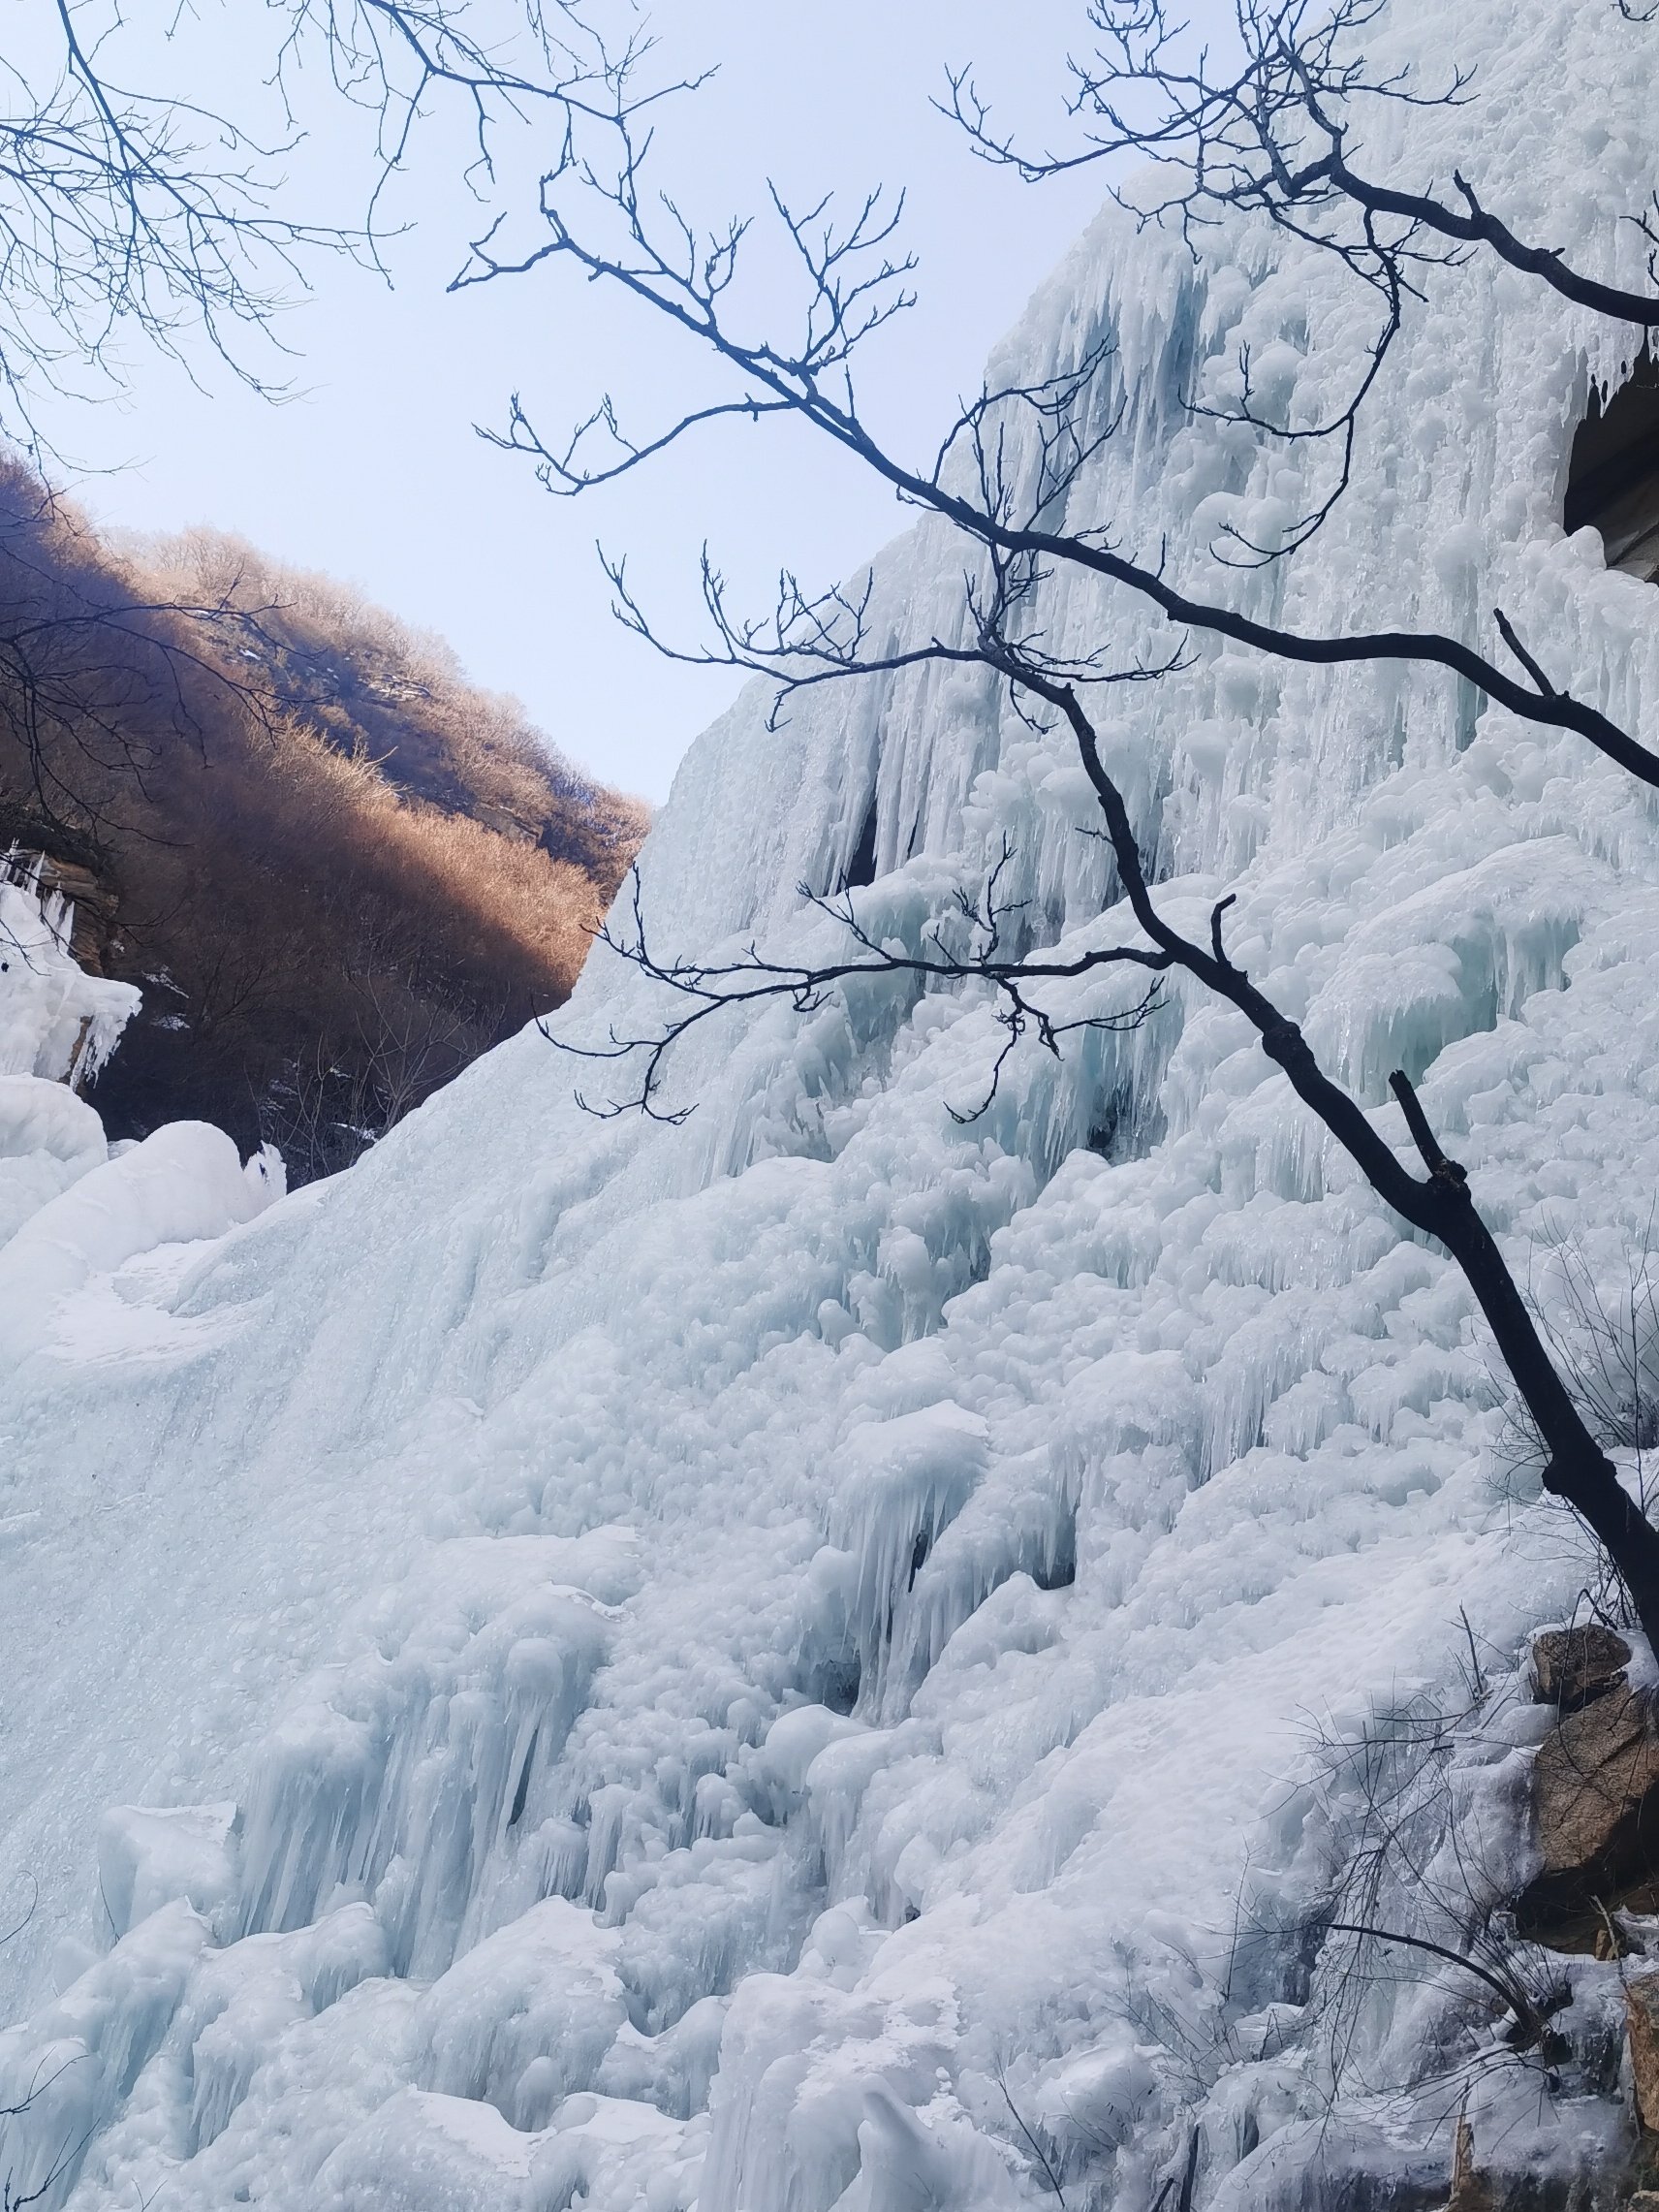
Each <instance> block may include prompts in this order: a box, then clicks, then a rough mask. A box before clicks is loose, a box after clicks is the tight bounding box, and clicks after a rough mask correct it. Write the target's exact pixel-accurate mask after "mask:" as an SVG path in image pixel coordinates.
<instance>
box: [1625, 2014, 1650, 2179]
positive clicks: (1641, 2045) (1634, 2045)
mask: <svg viewBox="0 0 1659 2212" xmlns="http://www.w3.org/2000/svg"><path fill="white" fill-rule="evenodd" d="M1624 2015H1625V2024H1626V2027H1627V2029H1628V2032H1629V2035H1630V2070H1631V2073H1632V2075H1633V2077H1634V2079H1635V2082H1636V2116H1637V2118H1638V2119H1639V2120H1640V2121H1641V2122H1642V2125H1643V2128H1645V2129H1646V2130H1647V2131H1648V2133H1650V2134H1651V2133H1656V2132H1659V1974H1644V1975H1633V1976H1632V1978H1631V1979H1630V1980H1628V1981H1627V1982H1626V1983H1625V1985H1624ZM1655 2201H1656V2202H1659V2199H1655Z"/></svg>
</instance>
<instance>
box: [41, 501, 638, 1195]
mask: <svg viewBox="0 0 1659 2212" xmlns="http://www.w3.org/2000/svg"><path fill="white" fill-rule="evenodd" d="M643 827H644V811H643V809H642V807H641V806H639V805H637V804H636V803H634V802H631V801H628V800H625V799H622V798H620V797H618V796H617V795H616V794H614V793H611V792H606V791H602V790H600V789H598V788H596V787H594V786H593V785H591V784H590V783H588V782H587V781H586V780H585V779H583V778H582V777H580V776H579V775H578V774H576V773H575V772H574V771H573V770H571V769H570V768H569V767H568V765H566V764H565V763H563V762H562V761H561V760H560V759H559V758H558V757H557V755H556V754H555V753H553V752H552V750H551V749H550V747H549V746H548V744H547V743H546V742H545V741H543V740H542V739H541V738H540V736H539V735H538V733H536V732H535V731H533V730H532V729H530V728H529V727H528V725H527V724H526V723H525V721H524V719H523V717H522V715H521V713H520V712H519V711H518V710H517V709H516V707H515V706H514V704H513V703H512V702H510V701H505V700H500V699H496V698H492V697H490V696H488V695H486V694H485V693H482V692H480V691H479V690H478V689H477V688H476V687H474V686H473V685H471V684H469V683H468V682H467V681H466V679H464V678H463V676H462V675H461V673H460V671H459V669H458V667H457V665H456V663H455V661H454V656H453V655H452V654H451V653H450V652H449V651H448V650H447V648H445V647H444V646H443V645H442V644H441V643H440V642H439V641H437V640H435V639H431V638H426V637H421V636H417V635H415V634H413V633H411V632H410V631H408V630H406V629H405V628H403V627H402V626H401V625H400V624H399V623H397V622H396V621H395V620H394V619H392V618H391V616H387V615H385V614H383V613H381V612H380V611H378V610H376V609H374V608H371V607H368V606H366V605H364V604H363V603H362V602H361V601H360V599H358V598H357V597H356V596H355V595H353V594H352V593H350V592H349V591H347V590H345V589H344V588H342V587H341V586H339V585H333V584H330V583H329V582H328V581H327V580H325V579H322V578H319V577H314V576H308V575H296V574H293V573H291V572H288V571H285V570H282V569H280V568H278V567H276V566H274V565H273V564H271V563H269V562H266V561H262V560H261V559H260V558H259V557H258V556H257V555H256V554H255V553H253V552H252V551H251V550H250V549H249V548H247V547H245V546H242V545H240V544H237V543H235V541H232V540H229V539H223V538H219V537H216V536H214V535H212V534H210V533H206V532H197V533H193V534H191V535H190V536H188V537H186V538H183V539H178V540H174V541H168V542H157V543H154V544H146V545H124V546H122V547H119V548H115V547H111V546H109V545H105V544H103V543H101V542H100V541H99V539H98V538H97V536H96V534H95V533H94V532H93V531H92V530H91V529H90V528H89V527H88V525H87V524H86V523H85V522H84V521H82V520H81V519H80V518H79V517H78V515H77V514H76V512H75V511H74V509H73V508H72V507H70V506H69V505H68V504H67V503H65V502H63V501H62V500H59V499H56V498H54V497H52V496H51V495H50V494H49V493H47V490H45V488H44V487H43V486H41V485H40V484H39V483H38V482H36V481H35V480H34V479H32V478H31V477H29V476H28V475H27V474H26V473H25V472H23V471H22V470H20V469H18V468H16V466H14V467H12V468H10V469H8V470H7V471H5V472H4V473H3V474H0V840H4V842H5V843H8V844H11V843H15V844H16V845H18V846H20V847H21V848H23V849H24V850H29V851H41V852H44V853H45V854H46V855H47V859H48V862H49V864H50V866H49V869H48V878H49V880H51V881H53V882H55V883H57V884H58V885H60V886H61V888H63V889H64V890H65V891H67V892H69V893H70V894H71V895H72V896H73V897H74V898H75V899H76V901H77V904H78V925H77V927H78V951H79V952H80V954H81V955H82V956H83V958H84V959H85V960H86V961H87V962H89V963H90V964H92V965H93V966H95V967H97V968H98V969H100V970H101V971H102V972H105V973H107V974H109V975H110V976H111V977H114V978H116V979H119V980H122V981H126V982H131V983H135V984H137V985H138V986H139V987H140V988H141V991H142V994H143V1000H144V1003H143V1010H142V1012H141V1015H140V1016H139V1018H138V1020H137V1021H136V1022H135V1023H134V1025H133V1026H132V1027H131V1028H130V1030H129V1032H128V1035H127V1038H126V1040H125V1042H124V1045H123V1049H122V1052H121V1054H120V1056H119V1058H118V1059H117V1060H116V1061H114V1062H113V1063H111V1065H110V1067H109V1069H108V1070H107V1072H106V1073H105V1074H104V1076H103V1077H102V1078H101V1079H100V1081H99V1083H98V1086H97V1104H98V1107H99V1110H100V1112H101V1114H102V1115H103V1116H104V1119H105V1121H106V1122H107V1123H108V1125H109V1127H110V1133H111V1135H113V1136H142V1135H145V1134H147V1133H148V1131H149V1130H151V1129H153V1128H155V1127H157V1126H159V1125H160V1124H161V1123H162V1122H167V1121H171V1120H176V1119H179V1118H181V1117H182V1118H192V1117H194V1118H201V1119H203V1120H207V1121H211V1122H216V1123H218V1124H219V1125H220V1126H222V1127H224V1128H226V1129H229V1130H231V1131H232V1132H233V1133H234V1134H235V1136H236V1137H237V1139H238V1141H239V1142H241V1143H242V1145H243V1146H244V1149H246V1148H247V1147H248V1146H250V1145H253V1144H257V1143H259V1142H263V1141H272V1142H275V1143H276V1144H278V1146H279V1147H280V1148H281V1149H282V1151H283V1153H284V1154H285V1156H286V1157H287V1159H288V1161H289V1165H290V1171H291V1173H292V1174H293V1175H295V1176H296V1177H297V1179H298V1180H305V1179H307V1178H308V1177H309V1176H311V1175H314V1174H318V1173H326V1172H329V1170H330V1169H332V1168H334V1167H337V1166H339V1165H342V1164H344V1162H345V1161H346V1160H347V1159H349V1158H351V1157H353V1156H355V1155H356V1153H358V1152H359V1151H360V1150H361V1148H362V1145H363V1143H364V1142H366V1141H369V1140H370V1139H372V1138H373V1137H376V1136H378V1135H380V1134H383V1133H384V1131H385V1130H386V1129H387V1128H388V1127H390V1126H391V1124H392V1123H393V1122H395V1121H397V1120H398V1119H399V1118H400V1117H401V1115H402V1114H403V1113H405V1112H407V1111H408V1109H409V1108H410V1107H411V1106H413V1105H416V1104H418V1103H419V1102H420V1100H421V1099H422V1098H423V1097H425V1096H426V1095H427V1094H428V1093H429V1092H430V1091H431V1090H433V1089H434V1088H436V1087H437V1085H439V1084H441V1083H443V1082H445V1081H447V1080H449V1078H450V1077H452V1076H453V1075H454V1073H455V1072H456V1071H457V1070H458V1069H459V1068H460V1067H462V1066H464V1065H465V1064H466V1063H467V1062H468V1061H469V1060H470V1059H474V1058H476V1056H477V1055H478V1053H480V1052H481V1051H483V1050H485V1049H486V1048H487V1047H488V1046H489V1045H491V1044H494V1043H495V1042H497V1041H498V1040H499V1039H500V1038H501V1037H503V1036H505V1035H507V1034H508V1033H510V1032H511V1030H513V1029H514V1028H516V1027H519V1026H520V1025H521V1024H522V1023H523V1022H524V1021H525V1020H527V1019H528V1018H529V1017H530V1016H531V1015H532V1014H536V1013H543V1012H546V1011H547V1010H548V1008H550V1007H553V1006H556V1005H557V1004H559V1003H560V1002H561V1001H562V1000H563V999H564V998H565V996H566V995H568V993H569V991H570V989H571V986H572V984H573V982H574V981H575V978H576V975H577V972H578V970H579V967H580V964H581V962H582V959H583V957H584V954H585V951H586V946H587V931H588V930H589V928H590V927H591V926H592V924H593V923H594V922H595V921H596V920H597V918H598V916H599V915H600V914H601V913H602V912H603V911H604V909H605V907H606V905H607V904H608V903H609V901H610V898H611V896H612V895H613V893H614V891H615V887H616V885H617V883H618V881H619V880H620V878H621V875H622V872H623V870H624V869H626V867H627V865H628V862H629V860H630V858H631V857H632V854H633V851H634V849H635V847H636V845H637V844H638V841H639V838H640V837H641V835H642V831H643Z"/></svg>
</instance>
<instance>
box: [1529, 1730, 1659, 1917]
mask: <svg viewBox="0 0 1659 2212" xmlns="http://www.w3.org/2000/svg"><path fill="white" fill-rule="evenodd" d="M1532 1803H1533V1830H1534V1839H1535V1841H1536V1843H1537V1845H1538V1849H1539V1852H1540V1855H1541V1858H1542V1862H1543V1863H1542V1865H1541V1867H1540V1869H1539V1872H1538V1874H1537V1875H1536V1877H1535V1878H1534V1880H1532V1881H1531V1882H1530V1883H1529V1884H1528V1886H1527V1888H1526V1889H1525V1890H1524V1891H1523V1893H1522V1894H1521V1896H1520V1898H1519V1900H1518V1904H1517V1906H1516V1925H1517V1927H1518V1929H1519V1931H1520V1933H1521V1934H1522V1935H1528V1936H1536V1935H1541V1934H1544V1933H1545V1932H1546V1931H1549V1932H1550V1933H1551V1935H1552V1936H1554V1937H1558V1938H1559V1940H1561V1942H1562V1943H1563V1946H1564V1947H1567V1948H1571V1949H1586V1950H1587V1949H1589V1948H1590V1947H1591V1945H1592V1944H1593V1943H1594V1940H1595V1934H1596V1930H1597V1928H1598V1927H1600V1926H1601V1925H1603V1921H1602V1912H1603V1911H1604V1910H1610V1911H1611V1909H1612V1907H1613V1906H1614V1905H1626V1904H1636V1903H1638V1902H1639V1901H1640V1900H1639V1893H1640V1892H1643V1890H1644V1889H1645V1888H1646V1886H1647V1885H1649V1884H1651V1883H1652V1882H1653V1880H1654V1879H1655V1877H1656V1876H1659V1730H1656V1728H1655V1720H1654V1710H1653V1704H1652V1701H1651V1699H1650V1698H1649V1697H1647V1696H1645V1695H1643V1694H1642V1693H1641V1692H1638V1691H1631V1690H1628V1689H1625V1688H1622V1687H1620V1688H1616V1689H1612V1690H1610V1691H1607V1692H1606V1693H1605V1694H1604V1695H1602V1696H1600V1697H1597V1698H1596V1699H1595V1700H1594V1701H1593V1702H1592V1703H1591V1704H1588V1705H1585V1706H1583V1707H1581V1710H1580V1711H1578V1712H1576V1713H1572V1714H1569V1715H1568V1717H1567V1718H1566V1719H1565V1720H1563V1721H1562V1722H1561V1724H1560V1726H1559V1727H1557V1728H1553V1729H1551V1730H1550V1732H1549V1735H1548V1736H1547V1737H1546V1738H1545V1739H1544V1742H1543V1743H1542V1744H1541V1745H1540V1746H1539V1749H1538V1755H1537V1757H1536V1759H1535V1760H1534V1762H1533V1769H1532ZM1575 1917H1577V1918H1578V1919H1579V1920H1581V1922H1582V1925H1581V1927H1578V1928H1572V1927H1565V1928H1564V1927H1563V1926H1562V1925H1561V1924H1562V1923H1571V1922H1572V1921H1573V1920H1574V1919H1575Z"/></svg>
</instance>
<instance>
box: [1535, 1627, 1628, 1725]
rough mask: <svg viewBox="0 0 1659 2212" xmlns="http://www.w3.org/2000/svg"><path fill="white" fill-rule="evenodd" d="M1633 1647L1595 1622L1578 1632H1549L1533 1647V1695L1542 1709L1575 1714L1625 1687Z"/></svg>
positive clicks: (1552, 1629) (1554, 1629)
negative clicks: (1611, 1692)
mask: <svg viewBox="0 0 1659 2212" xmlns="http://www.w3.org/2000/svg"><path fill="white" fill-rule="evenodd" d="M1629 1664H1630V1646H1629V1645H1628V1644H1627V1643H1626V1642H1625V1640H1624V1638H1623V1637H1622V1636H1615V1635H1614V1634H1613V1632H1612V1629H1611V1628H1603V1627H1598V1626H1597V1625H1596V1623H1595V1622H1593V1621H1591V1622H1588V1623H1586V1624H1585V1625H1584V1626H1583V1627H1579V1628H1548V1629H1546V1630H1545V1632H1544V1634H1543V1635H1542V1636H1540V1637H1539V1638H1538V1639H1537V1641H1536V1642H1535V1643H1534V1644H1533V1647H1532V1677H1533V1691H1534V1695H1535V1697H1536V1699H1537V1701H1538V1703H1539V1704H1540V1705H1559V1706H1560V1708H1561V1711H1562V1713H1563V1714H1564V1715H1565V1714H1568V1713H1576V1712H1577V1711H1578V1710H1579V1708H1580V1707H1581V1706H1582V1705H1588V1704H1589V1703H1590V1701H1591V1700H1592V1699H1593V1698H1597V1697H1603V1696H1605V1695H1606V1694H1607V1692H1608V1691H1610V1690H1616V1689H1619V1688H1621V1687H1622V1686H1623V1683H1624V1669H1625V1668H1626V1667H1627V1666H1628V1665H1629Z"/></svg>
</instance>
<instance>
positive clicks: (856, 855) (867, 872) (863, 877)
mask: <svg viewBox="0 0 1659 2212" xmlns="http://www.w3.org/2000/svg"><path fill="white" fill-rule="evenodd" d="M877 824H878V813H877V806H876V794H875V791H874V789H873V788H872V790H871V792H870V797H869V804H868V806H866V807H865V808H864V819H863V823H862V826H861V829H860V831H859V836H858V841H857V843H856V844H855V845H854V847H853V850H852V854H851V856H850V857H849V859H848V862H847V865H846V868H845V869H843V870H842V874H841V881H840V885H839V887H838V888H839V889H841V890H842V891H858V890H861V889H862V887H863V886H864V885H865V884H868V883H873V882H874V881H875V879H876V830H877Z"/></svg>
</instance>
